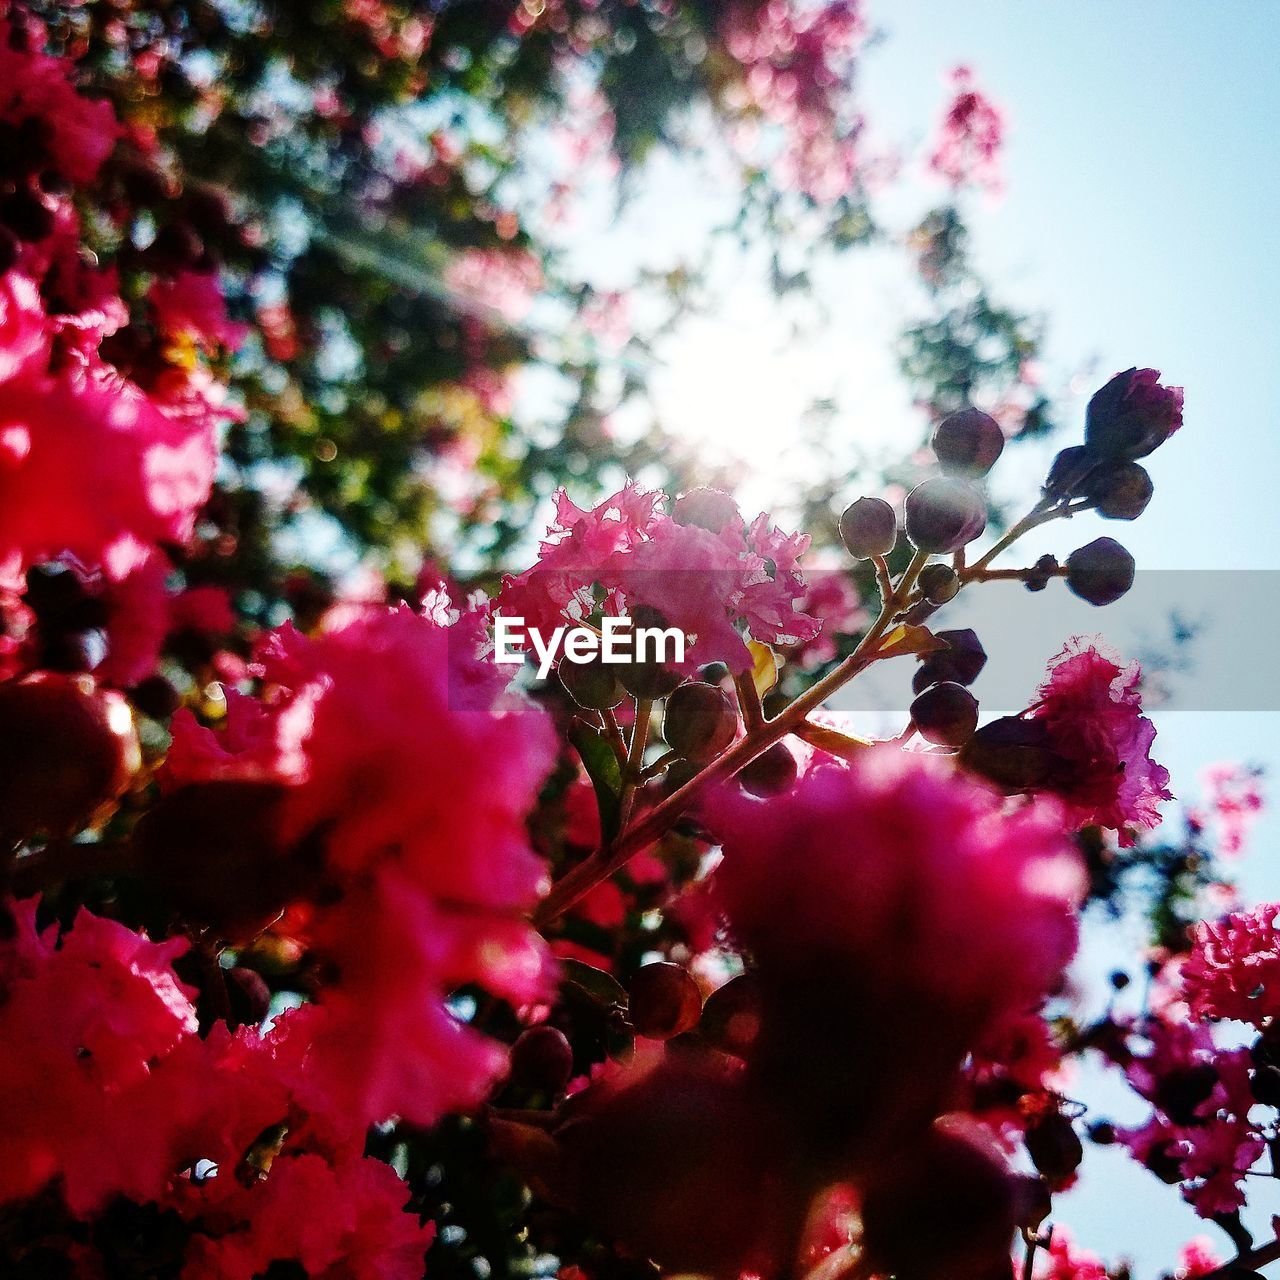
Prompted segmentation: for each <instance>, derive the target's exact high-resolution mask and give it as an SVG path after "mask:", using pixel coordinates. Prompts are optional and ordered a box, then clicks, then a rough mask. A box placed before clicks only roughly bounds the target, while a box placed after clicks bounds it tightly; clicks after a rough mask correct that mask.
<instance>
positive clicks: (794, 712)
mask: <svg viewBox="0 0 1280 1280" xmlns="http://www.w3.org/2000/svg"><path fill="white" fill-rule="evenodd" d="M928 560H929V556H928V554H927V553H926V552H922V551H918V552H916V554H915V556H914V558H913V559H912V561H911V563H910V564H909V565H908V566H907V568H906V570H905V571H904V572H903V575H902V577H901V578H900V579H899V580H898V584H897V586H896V588H894V589H893V590H892V591H891V592H890V593H889V598H888V599H887V600H886V601H885V603H884V606H883V607H882V608H881V610H880V616H879V617H878V618H877V619H876V620H875V622H873V623H872V624H871V627H870V628H869V629H868V631H867V633H866V634H865V635H864V636H863V637H862V639H861V640H860V641H859V642H858V646H857V648H856V649H854V651H853V652H852V653H851V654H850V655H849V656H848V657H847V658H846V659H845V660H844V661H843V662H842V663H840V665H839V666H838V667H836V668H835V669H834V670H832V671H830V672H828V673H827V675H825V676H824V677H823V678H822V679H821V680H819V681H817V683H815V684H813V685H811V686H810V687H809V688H808V689H807V690H806V691H805V692H804V693H802V694H801V695H800V696H799V697H798V698H796V699H794V701H792V702H791V703H790V704H789V705H788V706H787V707H786V709H785V710H783V711H782V712H780V713H779V714H778V715H777V716H775V717H774V718H773V719H772V720H765V721H764V722H763V723H762V724H761V725H760V726H759V727H758V728H757V729H755V730H754V731H751V732H748V733H747V734H746V735H745V736H744V737H742V738H739V739H738V741H737V742H735V743H734V744H733V746H731V747H730V748H729V749H728V751H726V752H725V753H724V755H722V756H720V757H719V758H718V759H716V760H713V761H712V762H711V763H710V764H709V765H707V767H706V768H705V769H703V770H702V771H701V772H700V773H698V774H696V775H695V776H694V777H692V778H690V779H689V781H688V782H686V783H685V784H684V786H682V787H681V788H680V789H679V790H678V791H674V792H672V794H671V795H669V796H668V797H667V798H666V799H665V800H663V801H662V802H661V803H660V804H658V805H655V806H654V807H653V808H652V809H650V810H649V811H648V812H647V813H645V814H644V815H643V817H641V818H640V819H639V820H638V821H637V822H636V823H635V824H634V825H633V826H631V827H625V826H624V828H623V830H622V832H621V834H620V835H619V836H618V838H617V839H616V840H614V841H613V842H612V844H610V845H608V846H606V847H603V848H600V849H597V850H596V852H595V853H593V854H591V855H590V857H588V858H586V859H584V860H583V861H582V862H580V863H578V864H577V866H575V867H572V868H571V869H570V870H569V871H568V872H567V873H566V874H565V875H564V876H563V877H561V879H560V880H558V881H557V882H556V883H555V884H554V885H553V886H552V889H551V892H550V893H549V894H548V895H547V896H546V897H545V898H544V899H543V900H542V902H541V903H540V904H539V906H538V907H537V909H536V910H535V911H534V913H533V922H534V924H535V925H537V926H538V927H539V928H543V927H545V926H546V925H548V924H550V923H551V922H552V921H553V920H555V919H556V918H557V917H558V916H560V915H561V914H562V913H563V912H564V911H565V910H567V909H568V908H569V907H571V906H572V905H573V904H574V903H575V902H577V901H578V899H579V898H581V897H582V896H583V895H584V894H586V893H588V892H590V890H592V889H593V888H595V886H596V885H597V884H599V883H600V882H601V881H603V880H607V879H608V878H609V877H610V876H611V875H613V874H614V872H616V871H617V870H619V869H620V868H621V867H623V866H625V865H626V863H627V862H628V861H629V860H630V858H631V857H633V856H634V855H635V854H637V853H639V852H640V851H641V850H642V849H647V848H648V847H649V846H650V845H651V844H653V842H654V841H655V840H657V839H658V838H659V837H660V836H662V835H663V834H664V833H665V832H667V831H668V830H670V828H671V827H672V825H673V824H674V823H675V821H676V819H677V818H679V816H680V815H681V814H682V813H683V812H684V811H685V810H686V809H688V807H689V806H690V805H691V804H692V803H693V802H694V800H696V799H697V798H698V797H699V796H700V795H701V794H702V793H703V792H704V791H705V790H706V788H707V787H708V786H710V785H711V784H712V783H714V782H720V781H723V780H724V779H725V778H731V777H733V775H734V774H735V773H737V772H739V770H741V769H743V768H745V767H746V766H747V765H749V764H750V763H751V762H752V761H753V760H754V759H755V758H756V757H757V756H759V755H760V754H762V753H763V752H764V751H767V750H768V749H769V748H770V747H771V746H773V744H774V743H775V742H780V741H781V740H782V739H783V738H785V737H786V736H787V735H788V734H789V733H791V732H792V731H793V730H794V729H795V728H796V727H798V726H799V725H800V724H801V722H802V721H804V720H805V719H806V718H807V717H808V715H809V713H810V712H811V711H813V710H815V709H816V708H818V707H820V706H821V705H822V703H823V702H825V701H826V700H827V698H829V697H830V696H831V695H832V694H833V693H835V692H836V690H837V689H840V688H842V687H843V686H844V685H846V684H848V682H849V681H850V680H852V679H853V678H854V676H856V675H858V674H859V673H860V672H862V671H863V670H865V669H866V668H867V667H869V666H870V665H871V664H872V663H873V662H874V661H875V660H876V659H877V658H878V657H879V656H880V655H879V646H880V641H881V640H882V639H883V638H884V633H885V632H886V631H887V630H888V628H889V624H890V623H891V622H892V620H893V618H894V616H895V615H896V614H897V612H898V610H899V608H900V607H901V606H902V605H903V604H904V603H905V602H906V600H907V598H908V597H909V596H910V594H911V591H912V589H913V588H914V586H915V582H916V578H918V577H919V576H920V570H921V569H923V568H924V566H925V565H926V564H927V563H928ZM643 718H644V721H645V723H646V724H647V722H648V704H645V706H644V717H643ZM640 722H641V706H640V705H637V707H636V724H637V726H638V725H639V724H640ZM634 746H635V738H634V735H633V738H632V748H633V749H634ZM633 794H634V793H631V794H627V793H625V792H624V796H625V799H624V805H625V807H626V808H627V810H628V811H629V809H630V805H629V804H626V801H629V800H630V799H632V797H633Z"/></svg>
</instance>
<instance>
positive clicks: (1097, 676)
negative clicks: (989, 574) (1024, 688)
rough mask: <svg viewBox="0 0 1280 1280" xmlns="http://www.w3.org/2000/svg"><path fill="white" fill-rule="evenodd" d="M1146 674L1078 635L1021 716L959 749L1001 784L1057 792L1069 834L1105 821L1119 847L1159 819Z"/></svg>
mask: <svg viewBox="0 0 1280 1280" xmlns="http://www.w3.org/2000/svg"><path fill="white" fill-rule="evenodd" d="M1141 680H1142V670H1141V668H1140V667H1139V666H1138V664H1137V663H1136V662H1131V663H1129V664H1128V666H1121V665H1120V660H1119V657H1118V655H1117V654H1116V653H1115V652H1114V650H1112V649H1110V648H1108V647H1107V646H1106V645H1104V644H1103V643H1102V641H1101V639H1100V637H1097V636H1094V637H1085V636H1075V637H1073V638H1072V639H1071V640H1069V641H1068V642H1067V644H1066V645H1065V647H1064V648H1063V649H1062V651H1061V653H1059V654H1058V655H1057V656H1056V657H1054V658H1053V659H1052V660H1051V661H1050V663H1049V669H1048V676H1047V679H1046V680H1045V682H1044V683H1043V684H1042V685H1041V686H1040V689H1039V692H1038V696H1037V699H1036V701H1035V702H1034V703H1033V704H1032V705H1031V706H1030V707H1029V708H1028V709H1027V710H1026V711H1024V712H1023V713H1022V715H1021V716H1007V717H1003V718H1001V719H999V720H994V721H991V722H990V723H989V724H987V725H983V726H982V728H980V729H979V730H978V732H977V733H976V734H975V735H974V736H973V738H972V739H971V740H970V742H969V743H968V744H967V745H966V747H965V749H964V751H963V752H962V758H963V759H964V760H965V762H966V763H968V764H970V765H971V766H972V767H974V768H975V769H977V770H978V771H979V772H981V773H983V774H985V775H986V776H988V777H991V778H992V779H993V780H995V781H997V782H998V783H1001V784H1002V785H1004V786H1005V788H1006V789H1007V790H1011V791H1032V792H1036V793H1049V794H1052V795H1055V796H1056V797H1057V798H1058V799H1059V800H1060V801H1061V802H1062V804H1063V806H1064V808H1063V813H1064V817H1065V819H1066V821H1067V823H1068V825H1069V826H1070V828H1071V829H1072V830H1078V829H1079V828H1081V827H1084V826H1091V825H1093V826H1100V827H1108V828H1110V829H1111V830H1113V831H1115V832H1117V834H1118V837H1119V843H1120V846H1121V848H1130V847H1132V845H1133V843H1134V838H1135V837H1134V832H1135V830H1151V829H1153V828H1154V827H1156V826H1158V825H1159V822H1160V802H1161V801H1163V800H1169V799H1172V792H1171V791H1170V790H1169V771H1168V770H1167V769H1165V768H1164V766H1163V765H1160V764H1157V763H1156V762H1155V761H1154V760H1153V759H1152V758H1151V745H1152V743H1153V742H1154V740H1155V736H1156V730H1155V726H1154V725H1153V724H1152V723H1151V721H1150V720H1149V719H1148V718H1147V717H1146V716H1144V715H1143V714H1142V694H1141V691H1140V685H1141Z"/></svg>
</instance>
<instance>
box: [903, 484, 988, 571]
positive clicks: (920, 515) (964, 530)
mask: <svg viewBox="0 0 1280 1280" xmlns="http://www.w3.org/2000/svg"><path fill="white" fill-rule="evenodd" d="M905 513H906V520H905V525H906V531H907V537H908V538H909V539H910V541H911V545H912V546H913V547H915V548H916V549H917V550H919V551H928V552H931V553H933V554H936V555H949V554H950V553H951V552H952V551H959V550H960V548H961V547H963V546H967V545H968V544H969V543H970V542H972V541H973V540H974V539H975V538H977V537H979V536H981V534H982V531H983V530H984V529H985V528H986V527H987V504H986V501H985V500H984V499H983V496H982V494H981V493H980V492H979V490H978V489H976V488H975V487H974V486H973V485H971V484H969V483H968V482H967V481H965V480H954V479H952V478H951V477H949V476H937V477H935V478H934V479H932V480H925V481H923V482H922V483H920V484H918V485H916V487H915V488H914V489H912V490H911V492H910V493H909V494H907V501H906V505H905Z"/></svg>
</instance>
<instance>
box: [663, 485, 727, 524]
mask: <svg viewBox="0 0 1280 1280" xmlns="http://www.w3.org/2000/svg"><path fill="white" fill-rule="evenodd" d="M671 518H672V519H673V520H674V521H675V522H676V524H692V525H697V526H698V528H700V529H707V530H709V531H710V532H711V533H720V532H721V531H722V530H723V529H724V527H725V526H726V525H731V524H733V523H734V522H735V521H740V520H741V519H742V515H741V513H740V512H739V511H738V504H737V503H736V502H735V501H734V500H733V499H732V498H731V497H730V496H729V495H728V494H727V493H722V492H721V491H720V490H719V489H708V488H706V487H704V486H703V487H699V488H697V489H690V490H689V492H688V493H682V494H681V495H680V496H679V497H678V498H677V499H676V500H675V503H674V505H673V506H672V508H671Z"/></svg>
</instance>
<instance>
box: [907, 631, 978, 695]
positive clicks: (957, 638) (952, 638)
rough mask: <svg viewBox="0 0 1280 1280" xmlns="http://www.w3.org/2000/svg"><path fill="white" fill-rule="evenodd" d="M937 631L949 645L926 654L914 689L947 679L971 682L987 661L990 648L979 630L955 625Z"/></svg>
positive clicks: (960, 682)
mask: <svg viewBox="0 0 1280 1280" xmlns="http://www.w3.org/2000/svg"><path fill="white" fill-rule="evenodd" d="M934 635H935V636H936V637H937V638H938V639H939V640H941V641H943V642H944V643H945V644H946V646H947V647H946V648H945V649H939V650H938V651H937V652H936V653H931V654H928V655H927V656H926V657H925V658H924V660H923V661H922V662H921V663H920V666H919V668H918V669H917V670H916V674H915V676H914V678H913V679H912V681H911V688H912V690H913V691H914V692H916V693H922V692H923V691H924V690H925V689H927V688H928V687H929V686H930V685H931V684H941V683H942V682H943V681H944V680H954V681H955V682H956V684H972V683H973V682H974V681H975V680H976V679H977V678H978V676H979V675H980V674H981V672H982V668H983V667H985V666H986V665H987V651H986V650H985V649H984V648H983V647H982V641H981V640H979V639H978V633H977V632H976V631H974V630H973V629H972V628H971V627H953V628H951V629H949V630H947V631H935V632H934Z"/></svg>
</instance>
